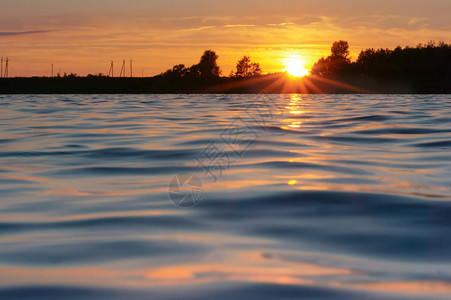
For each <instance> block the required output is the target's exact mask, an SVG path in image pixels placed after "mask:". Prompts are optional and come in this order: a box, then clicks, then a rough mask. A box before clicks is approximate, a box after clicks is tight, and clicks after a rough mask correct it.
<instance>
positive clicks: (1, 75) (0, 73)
mask: <svg viewBox="0 0 451 300" xmlns="http://www.w3.org/2000/svg"><path fill="white" fill-rule="evenodd" d="M1 61H2V71H1V72H0V78H2V77H3V57H2V59H1Z"/></svg>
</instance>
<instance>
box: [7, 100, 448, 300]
mask: <svg viewBox="0 0 451 300" xmlns="http://www.w3.org/2000/svg"><path fill="white" fill-rule="evenodd" d="M0 132H1V136H0V298H2V299H8V298H14V299H20V298H30V297H33V298H34V299H38V298H40V297H41V298H46V299H49V298H53V299H61V298H68V297H72V298H76V299H87V298H94V299H95V298H105V297H109V298H117V299H123V298H126V297H127V298H131V297H132V298H134V299H150V298H158V299H174V298H178V299H179V298H182V299H199V298H209V299H210V298H212V299H236V298H243V299H265V298H267V299H275V298H277V299H300V298H303V299H353V298H355V299H440V298H443V299H449V298H450V297H451V239H450V233H451V218H450V216H451V188H450V178H451V151H450V150H451V96H449V95H315V96H301V95H139V96H137V95H109V96H105V95H56V96H48V95H30V96H25V95H15V96H0ZM178 174H192V175H195V176H197V177H198V178H199V180H200V181H201V182H202V189H203V193H202V195H201V196H200V194H195V195H197V196H196V197H198V198H193V199H195V200H199V202H198V203H197V205H196V206H195V207H192V208H180V207H177V206H176V205H174V203H173V202H171V200H170V198H169V196H168V185H169V183H170V182H171V179H173V178H174V176H176V175H178ZM188 188H190V187H188ZM186 191H187V190H186V188H185V189H182V190H180V194H182V195H187V194H185V193H186ZM188 200H189V198H188ZM185 203H187V202H185ZM182 206H183V205H182Z"/></svg>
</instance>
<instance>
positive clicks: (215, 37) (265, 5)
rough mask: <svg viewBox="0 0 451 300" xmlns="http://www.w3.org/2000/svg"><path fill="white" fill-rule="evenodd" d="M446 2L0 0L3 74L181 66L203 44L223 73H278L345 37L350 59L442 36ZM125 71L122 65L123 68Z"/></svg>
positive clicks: (447, 29)
mask: <svg viewBox="0 0 451 300" xmlns="http://www.w3.org/2000/svg"><path fill="white" fill-rule="evenodd" d="M450 12H451V1H449V0H430V1H424V0H410V1H406V0H402V1H401V0H372V1H364V0H343V1H336V0H317V1H305V0H296V1H294V0H278V1H268V0H239V1H238V0H228V1H206V0H165V1H157V0H127V1H126V0H89V1H88V0H78V1H65V0H2V1H1V9H0V56H1V57H9V59H10V66H9V75H10V76H31V75H38V76H42V75H45V76H49V75H50V70H51V67H50V65H51V63H53V64H54V69H55V73H56V72H58V71H59V70H61V72H67V73H71V72H74V73H78V74H79V75H86V74H88V73H99V72H102V73H108V69H109V64H110V60H114V62H115V72H116V73H118V71H119V69H120V65H121V63H122V59H126V60H127V63H128V61H129V60H130V59H133V64H134V75H136V76H141V75H142V72H144V75H145V76H151V75H156V74H158V73H160V72H162V71H165V70H166V69H168V68H170V67H172V66H173V65H175V64H179V63H184V64H185V65H187V66H190V65H192V64H195V63H197V62H198V61H199V58H200V56H201V55H202V52H203V51H204V50H206V49H212V50H215V51H216V52H217V54H218V55H219V61H218V63H219V65H220V66H221V67H222V70H223V75H228V74H229V73H230V71H231V70H232V69H233V68H234V66H235V64H236V61H237V60H238V59H239V58H241V57H242V56H243V55H250V56H251V59H252V60H254V61H258V62H260V64H261V66H262V69H263V71H264V72H265V73H266V72H278V71H281V70H283V69H284V68H285V65H284V62H285V61H286V60H287V59H290V57H293V56H294V57H303V58H304V59H305V61H306V67H308V68H309V67H310V66H311V65H312V64H313V62H314V61H315V60H317V59H318V58H320V57H321V56H323V55H328V53H329V51H330V45H331V44H332V42H333V41H335V40H340V39H343V40H347V41H348V42H349V44H350V46H351V54H352V56H353V58H354V59H355V58H356V57H357V55H358V53H359V51H360V50H361V49H363V48H368V47H376V48H378V47H389V48H393V47H396V46H397V45H401V46H406V45H411V46H414V45H416V44H418V43H419V42H423V43H425V42H427V41H429V40H436V41H439V40H443V41H445V42H451V22H449V14H450ZM127 74H128V67H127Z"/></svg>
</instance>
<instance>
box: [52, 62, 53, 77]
mask: <svg viewBox="0 0 451 300" xmlns="http://www.w3.org/2000/svg"><path fill="white" fill-rule="evenodd" d="M52 77H53V64H52Z"/></svg>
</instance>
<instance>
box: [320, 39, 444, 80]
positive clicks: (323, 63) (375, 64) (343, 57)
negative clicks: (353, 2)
mask: <svg viewBox="0 0 451 300" xmlns="http://www.w3.org/2000/svg"><path fill="white" fill-rule="evenodd" d="M311 74H312V75H317V76H322V77H347V76H354V77H355V76H358V77H368V78H399V79H417V80H418V81H421V80H423V79H425V80H439V81H443V80H446V79H448V80H449V79H451V44H446V43H445V42H438V43H436V42H434V41H430V42H428V43H427V44H418V45H417V46H416V47H409V46H406V47H404V48H402V47H400V46H398V47H396V48H395V49H393V50H391V49H382V48H380V49H374V48H369V49H365V50H362V51H361V52H360V54H359V56H358V57H357V60H356V61H355V62H351V57H350V54H349V44H348V42H347V41H337V42H334V43H333V45H332V47H331V54H330V55H329V56H328V57H326V58H325V57H322V58H320V59H319V60H318V61H317V62H316V63H315V64H314V65H313V67H312V70H311Z"/></svg>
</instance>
